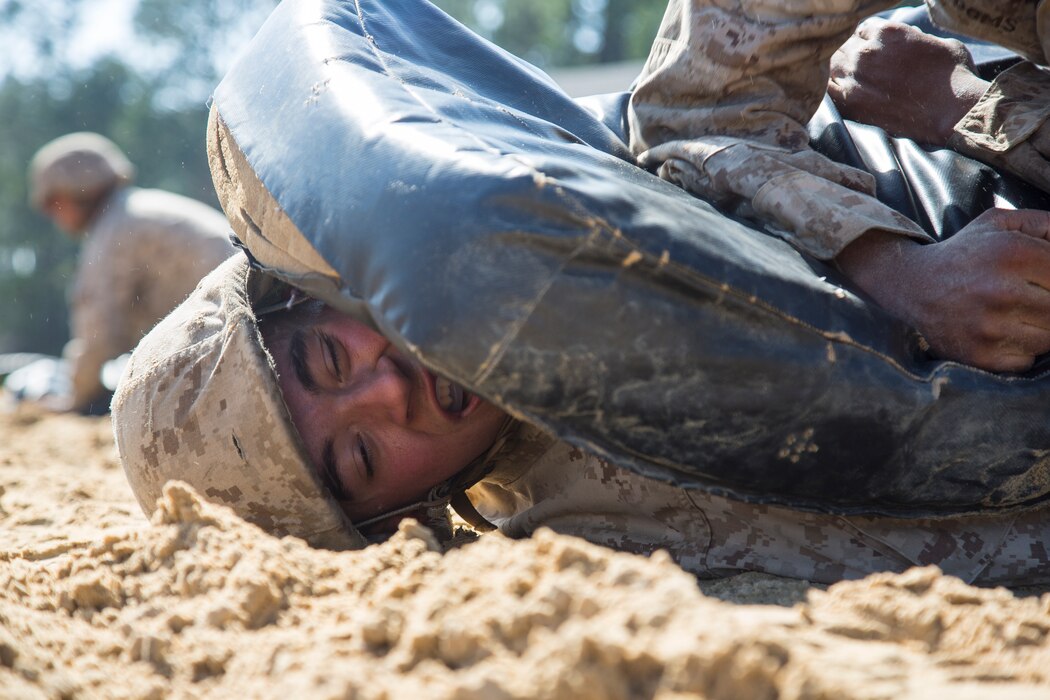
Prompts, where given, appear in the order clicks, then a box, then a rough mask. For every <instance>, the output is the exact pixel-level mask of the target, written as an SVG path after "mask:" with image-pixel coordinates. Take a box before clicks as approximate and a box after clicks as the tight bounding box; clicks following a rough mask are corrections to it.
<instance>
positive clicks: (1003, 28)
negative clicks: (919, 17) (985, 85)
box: [926, 0, 1050, 65]
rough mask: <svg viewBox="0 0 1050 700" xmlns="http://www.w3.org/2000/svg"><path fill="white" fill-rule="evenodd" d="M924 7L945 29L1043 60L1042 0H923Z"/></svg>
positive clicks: (1047, 12)
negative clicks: (924, 0) (1041, 31)
mask: <svg viewBox="0 0 1050 700" xmlns="http://www.w3.org/2000/svg"><path fill="white" fill-rule="evenodd" d="M926 6H927V7H928V8H929V10H930V17H931V18H932V19H933V21H934V22H936V23H937V24H938V25H939V26H941V27H944V28H945V29H947V30H949V31H952V32H955V33H957V34H963V35H965V36H969V37H973V38H974V39H981V40H983V41H987V42H990V43H992V44H998V45H1000V46H1003V47H1005V48H1008V49H1010V50H1011V51H1016V52H1017V53H1019V54H1021V55H1022V56H1024V57H1025V58H1027V59H1029V60H1030V61H1035V62H1036V63H1041V64H1043V65H1046V63H1047V56H1048V55H1050V54H1048V53H1047V50H1046V44H1045V43H1044V42H1045V41H1046V37H1043V36H1041V33H1040V28H1041V27H1046V26H1047V24H1046V23H1047V22H1048V21H1050V3H1047V2H1045V1H1044V0H926Z"/></svg>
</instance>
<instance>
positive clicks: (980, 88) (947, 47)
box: [828, 18, 988, 146]
mask: <svg viewBox="0 0 1050 700" xmlns="http://www.w3.org/2000/svg"><path fill="white" fill-rule="evenodd" d="M974 71H975V67H974V63H973V57H972V56H970V52H969V51H967V50H966V47H965V46H964V45H963V44H962V42H959V41H956V40H954V39H941V38H939V37H935V36H932V35H930V34H926V33H925V32H922V31H920V30H919V29H916V28H915V27H912V26H910V25H907V24H900V23H897V22H888V21H886V20H883V19H878V18H872V19H869V20H866V21H865V22H863V23H862V24H861V25H860V26H859V27H858V28H857V31H856V33H854V34H853V36H851V37H850V38H849V39H848V40H847V41H846V43H845V44H843V45H842V46H841V47H840V48H839V50H838V51H837V52H835V55H834V56H832V58H831V79H830V81H829V82H828V94H829V95H830V96H831V99H832V100H834V102H835V105H836V106H837V107H838V109H839V112H841V114H842V116H843V117H846V118H847V119H852V120H854V121H858V122H861V123H864V124H871V125H873V126H878V127H881V128H882V129H885V130H886V131H887V132H888V133H890V134H892V135H894V136H903V137H906V138H910V139H913V140H915V141H918V142H920V143H925V144H930V145H934V146H944V145H946V144H947V143H948V138H949V137H950V136H951V135H952V128H953V127H954V126H955V124H956V123H957V122H958V121H959V120H960V119H962V117H963V116H964V115H965V114H966V113H967V112H968V111H970V109H971V108H972V107H973V106H974V105H975V104H976V103H977V100H979V99H980V97H981V95H983V94H984V92H985V90H987V89H988V82H987V81H984V80H981V79H980V78H979V77H977V75H976V73H975V72H974Z"/></svg>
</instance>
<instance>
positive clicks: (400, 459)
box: [262, 306, 505, 520]
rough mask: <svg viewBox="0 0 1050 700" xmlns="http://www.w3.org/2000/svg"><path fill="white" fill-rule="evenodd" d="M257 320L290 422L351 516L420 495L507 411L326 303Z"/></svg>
mask: <svg viewBox="0 0 1050 700" xmlns="http://www.w3.org/2000/svg"><path fill="white" fill-rule="evenodd" d="M262 328H263V334H264V338H265V340H266V343H267V347H268V348H269V350H270V353H271V354H272V355H273V358H274V362H275V364H276V366H277V372H278V383H279V384H280V387H281V392H282V393H283V395H284V400H285V403H286V404H287V405H288V410H289V412H290V413H291V416H292V421H293V422H294V423H295V426H296V428H297V429H298V431H299V434H300V436H301V437H302V439H303V443H304V444H305V446H306V450H307V453H308V454H309V455H310V457H311V459H312V461H313V464H314V466H315V468H316V469H317V470H318V473H319V475H320V477H321V480H322V481H323V482H324V483H325V484H327V486H328V488H329V489H330V490H331V492H332V493H333V495H334V496H335V497H336V499H338V500H339V501H341V502H342V503H343V507H344V509H345V510H346V512H347V513H348V515H349V516H350V518H351V519H352V520H362V519H366V518H370V517H373V516H376V515H379V514H381V513H385V512H387V511H390V510H392V509H394V508H397V507H400V506H403V505H407V504H409V503H412V502H413V501H416V500H418V499H420V498H422V497H424V496H425V495H426V494H427V492H428V491H429V490H430V489H431V488H432V487H434V486H436V485H437V484H440V483H441V482H443V481H445V480H446V479H448V478H449V477H451V476H453V475H455V474H456V473H457V472H459V471H460V470H461V469H463V468H464V467H465V466H467V465H468V464H469V463H470V462H471V461H472V460H473V459H474V458H476V457H478V456H479V455H481V454H482V453H483V452H484V451H485V450H486V449H488V447H489V446H490V445H491V444H492V443H493V441H494V440H495V438H496V434H497V432H498V431H499V427H500V425H501V424H502V422H503V420H504V418H505V414H504V413H503V412H502V411H500V410H499V409H497V408H496V407H495V406H493V405H491V404H489V403H487V402H484V401H482V400H481V399H479V398H478V397H477V396H474V395H472V394H469V393H467V392H464V391H463V390H462V389H461V388H460V387H458V386H457V385H454V384H451V383H450V382H448V381H446V380H444V379H441V378H439V377H437V376H435V375H434V374H432V373H431V372H429V371H427V370H426V369H425V368H423V366H422V365H420V364H419V363H417V362H415V361H414V360H413V359H411V358H408V357H406V356H405V355H403V354H402V353H401V352H400V351H398V350H397V348H395V347H394V346H393V345H391V344H390V342H389V341H388V340H387V339H386V338H384V337H383V336H382V335H380V334H378V333H376V332H375V331H373V330H372V329H371V328H369V327H368V326H366V325H364V324H363V323H360V322H359V321H356V320H354V319H353V318H351V317H349V316H347V315H345V314H342V313H340V312H338V311H335V310H333V309H331V308H329V307H326V306H325V307H319V308H317V307H315V308H314V309H312V310H308V311H305V312H292V313H291V314H289V315H288V318H287V319H282V320H280V321H276V320H275V321H274V322H271V321H266V322H264V323H263V325H262Z"/></svg>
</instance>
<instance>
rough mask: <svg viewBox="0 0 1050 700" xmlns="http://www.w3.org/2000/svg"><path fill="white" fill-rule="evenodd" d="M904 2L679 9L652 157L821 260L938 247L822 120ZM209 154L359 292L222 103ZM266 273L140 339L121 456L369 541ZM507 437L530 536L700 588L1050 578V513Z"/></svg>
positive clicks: (298, 263) (658, 101)
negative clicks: (813, 501) (903, 503)
mask: <svg viewBox="0 0 1050 700" xmlns="http://www.w3.org/2000/svg"><path fill="white" fill-rule="evenodd" d="M889 4H892V3H884V2H883V3H876V2H869V3H861V2H854V3H848V2H840V3H837V4H835V3H833V0H829V2H827V3H823V6H824V7H828V6H830V5H834V6H833V7H829V9H828V10H827V12H828V14H826V15H823V16H820V15H816V16H815V15H813V14H812V13H811V12H809V11H806V12H801V11H796V10H787V9H784V8H783V7H782V6H783V5H789V3H783V2H782V1H781V0H777V1H776V2H772V0H771V1H770V2H768V3H767V5H768V8H766V7H765V6H763V5H761V3H751V4H750V5H749V7H759V6H761V7H760V11H756V13H755V14H754V15H753V16H750V17H746V16H745V15H744V14H743V12H741V11H736V12H734V11H727V10H724V9H721V8H720V7H718V8H716V7H710V6H709V5H708V4H703V3H698V2H695V3H694V4H693V5H692V6H691V7H692V8H693V9H694V10H695V11H697V12H700V11H704V12H709V13H710V14H709V15H708V16H706V17H705V18H703V21H700V18H696V21H695V22H693V21H692V19H690V16H689V15H684V14H683V13H685V11H686V9H688V8H687V7H686V6H685V5H684V4H682V3H680V2H672V4H671V6H670V8H669V11H668V21H667V22H665V24H664V34H663V35H662V37H661V39H660V40H659V41H658V43H657V46H656V47H655V49H654V52H653V57H652V59H651V60H650V61H649V63H648V64H647V66H646V73H645V75H644V76H643V79H642V81H641V83H640V84H639V86H638V92H637V94H636V96H635V100H634V103H633V111H632V115H631V119H632V127H633V129H634V130H635V139H634V141H633V146H634V147H635V151H636V152H646V151H648V149H650V148H653V149H654V150H655V149H656V148H663V149H664V150H663V151H662V153H661V154H656V155H654V151H648V153H649V157H650V159H651V160H652V161H653V162H661V161H662V162H663V163H664V170H663V173H664V175H665V176H670V177H671V179H674V180H675V181H678V182H681V183H682V184H683V185H686V186H687V187H689V188H690V189H692V190H693V191H694V192H698V193H700V194H704V195H705V196H714V197H715V198H717V199H723V198H727V197H728V198H738V197H740V196H741V195H743V197H744V199H745V201H744V204H745V205H746V206H747V207H753V208H754V210H755V211H756V212H758V213H760V214H763V215H765V214H775V215H778V216H779V220H780V221H781V222H783V224H782V225H785V226H789V227H793V230H795V231H800V232H802V233H798V234H792V235H794V236H795V237H794V239H793V240H794V241H795V243H796V244H797V245H799V246H800V247H803V248H804V249H806V250H808V251H810V252H812V253H813V254H815V255H819V256H822V257H828V256H831V255H834V254H835V253H837V252H838V251H839V250H841V248H842V247H843V246H844V245H846V244H847V243H848V242H849V241H850V240H852V238H853V237H856V236H857V235H860V234H861V233H863V232H864V231H865V230H868V229H869V228H872V227H879V228H887V229H889V230H894V231H898V232H899V233H901V234H902V235H909V236H914V237H916V238H923V234H922V233H921V232H919V230H918V229H917V227H915V226H914V224H912V223H911V222H909V221H908V220H906V219H902V218H901V217H899V216H898V215H896V214H894V213H893V212H891V211H890V210H888V209H886V208H884V207H881V205H878V204H877V202H874V200H871V198H870V197H868V195H867V194H865V192H870V191H871V183H870V178H869V177H868V176H867V175H865V174H863V173H859V172H856V171H851V170H849V169H846V168H843V167H841V166H839V165H837V164H835V163H832V162H831V161H827V160H825V159H822V158H820V157H818V156H816V155H815V154H813V153H812V152H810V151H808V149H807V146H806V143H807V141H806V136H805V131H804V130H803V129H802V126H801V125H802V124H803V123H804V122H805V121H806V119H807V118H808V115H809V113H810V112H811V111H812V110H811V109H810V107H815V105H816V100H818V99H819V98H820V96H821V95H822V94H823V92H824V86H825V84H826V79H827V69H826V63H827V59H828V57H829V56H830V53H831V51H833V50H834V48H835V47H837V46H838V45H839V44H840V43H841V42H842V41H844V40H845V39H846V37H848V36H849V34H850V33H851V32H852V31H853V27H854V25H855V23H856V22H857V21H858V20H859V19H860V18H861V17H863V16H864V15H866V14H868V13H870V12H873V11H875V10H877V9H880V8H881V7H884V6H886V5H889ZM796 12H797V14H792V13H796ZM756 17H757V18H758V20H759V21H756ZM822 17H823V19H822ZM828 17H833V18H834V19H833V20H828V19H827V18H828ZM734 22H735V24H734ZM785 28H786V29H785ZM705 32H706V33H705ZM727 37H731V40H727ZM771 42H772V43H771ZM727 44H728V45H727ZM770 46H772V49H771V50H769V51H768V52H767V51H766V49H767V48H768V47H770ZM690 47H692V49H695V51H696V53H695V55H693V54H691V53H690ZM704 51H707V54H708V55H706V56H705V55H704ZM753 51H758V53H752V52H753ZM755 57H761V60H758V59H756V58H755ZM734 58H735V59H736V60H734ZM800 66H802V68H801V69H800ZM807 66H814V69H813V71H807V70H806V67H807ZM821 66H823V67H821ZM734 76H735V77H734ZM778 81H779V82H778ZM788 89H790V91H789V90H788ZM745 107H746V109H745ZM752 107H754V108H753V109H752ZM741 114H747V115H748V116H749V118H751V121H747V120H742V119H741ZM698 115H701V116H698ZM209 155H210V157H211V161H212V171H213V176H214V177H215V180H216V189H217V191H218V192H219V196H220V200H221V201H223V203H224V207H225V209H226V210H227V212H229V214H230V217H231V222H233V225H234V227H235V228H236V229H237V230H238V233H240V234H241V235H242V236H243V237H244V240H245V241H246V243H247V245H248V246H249V247H250V249H251V250H252V253H253V255H254V257H255V258H256V259H257V260H259V261H260V262H261V263H262V264H263V265H264V266H267V267H271V268H274V269H279V270H283V271H285V272H286V274H288V275H289V276H291V277H293V278H294V277H297V276H300V275H303V276H305V275H306V274H307V273H310V272H312V273H314V274H315V275H320V276H326V277H327V276H329V275H332V276H336V277H337V275H336V273H335V272H334V270H332V269H331V268H330V267H328V265H327V264H326V263H325V262H324V260H323V259H322V258H321V257H320V255H319V254H318V253H317V251H316V250H314V249H313V248H312V246H311V244H310V242H309V240H308V239H306V238H305V237H304V236H303V235H302V234H301V232H299V231H298V229H297V228H296V226H295V224H294V223H293V222H291V221H290V220H289V219H288V218H287V216H286V215H285V214H284V213H283V211H282V210H281V208H280V207H279V206H277V205H276V202H275V200H273V199H272V197H271V195H270V194H269V193H268V192H267V191H266V189H265V187H264V186H263V185H262V183H261V181H260V180H259V178H258V177H257V176H256V175H255V173H254V172H253V171H252V169H251V166H250V165H249V163H248V161H247V159H246V158H245V156H244V154H243V153H242V152H241V151H240V148H239V146H238V144H237V142H236V140H235V139H234V138H233V136H232V134H231V133H230V132H229V130H228V129H227V127H226V126H225V125H224V123H223V122H222V120H221V119H220V118H219V117H218V115H217V111H216V109H215V106H214V105H213V109H212V119H211V122H210V124H209ZM657 155H659V157H657ZM759 166H760V167H759ZM774 176H775V177H774ZM860 212H863V216H861V217H860V219H859V221H858V218H857V214H858V213H860ZM252 217H254V218H252ZM263 232H265V235H263ZM266 278H267V275H265V274H258V275H253V274H251V273H250V272H249V271H248V265H247V261H246V260H245V259H243V258H242V257H240V256H238V257H236V258H234V259H233V260H231V261H229V262H227V263H226V264H225V265H224V266H223V267H221V268H220V269H218V270H216V271H215V272H214V273H213V274H212V275H210V276H209V277H208V278H206V281H205V282H204V283H203V284H202V285H201V286H200V287H199V288H198V290H197V291H196V292H195V293H194V294H193V295H192V296H191V298H190V300H189V301H188V302H186V304H184V305H183V306H182V307H180V309H179V310H178V311H176V312H175V313H173V314H171V315H170V316H169V317H168V318H166V319H165V320H164V321H163V322H162V323H161V324H159V325H158V326H157V328H156V329H155V330H154V331H153V332H151V333H150V334H149V336H147V339H146V340H144V341H143V342H142V343H141V344H140V345H139V347H138V349H137V350H136V352H135V356H134V357H133V358H132V361H131V363H130V365H129V369H128V371H127V372H126V373H125V375H124V378H123V380H122V383H121V387H120V388H119V389H118V391H117V395H116V398H115V400H114V405H113V409H114V412H113V421H114V428H115V433H116V438H117V445H118V449H119V451H120V455H121V459H122V461H123V463H124V467H125V470H126V471H127V473H128V478H129V481H130V482H131V484H132V488H133V490H134V491H135V493H136V496H137V497H138V499H139V501H140V503H141V504H142V506H143V508H144V509H145V510H146V511H147V512H149V511H151V510H152V509H153V508H154V507H155V505H154V504H155V503H156V499H157V497H158V496H159V495H160V493H161V489H162V488H163V485H164V483H165V482H167V481H168V480H169V479H172V478H179V479H184V480H186V481H188V482H190V483H191V484H192V485H194V486H195V487H196V488H198V489H199V490H201V491H202V492H203V493H204V494H205V495H206V496H207V497H209V498H211V499H214V500H218V501H220V502H223V503H226V504H227V505H230V506H232V507H234V508H235V509H236V510H237V512H239V513H240V514H241V515H243V516H244V517H245V518H247V519H249V520H251V521H253V522H256V523H257V524H259V525H260V526H262V527H264V528H266V529H267V530H269V531H271V532H275V533H278V534H297V535H299V536H302V537H305V538H307V539H308V540H309V541H311V542H313V543H315V544H318V545H320V546H330V547H334V548H341V547H356V546H361V544H363V542H364V540H363V538H362V537H361V536H360V534H359V533H357V532H356V531H355V530H354V528H353V527H352V525H350V524H349V523H348V522H347V521H346V518H345V516H344V515H343V514H342V512H341V510H340V508H339V505H338V504H337V503H335V502H334V500H333V497H332V495H331V494H330V493H328V492H327V490H326V489H325V487H324V486H323V484H322V483H321V481H320V479H319V477H318V476H317V474H316V470H315V468H314V467H313V465H311V464H310V463H309V460H308V458H307V456H306V454H305V450H304V449H303V448H302V445H301V444H300V441H299V439H298V436H297V433H296V430H295V428H294V426H293V424H292V422H291V418H290V416H289V414H288V411H287V409H286V408H285V407H284V405H283V403H282V400H281V395H280V390H279V387H278V385H277V381H276V377H275V375H274V371H273V363H272V360H271V359H270V358H269V356H268V354H267V352H266V350H265V348H264V347H263V345H262V339H261V336H260V335H259V333H258V330H257V328H256V326H255V323H256V318H257V316H258V315H261V314H262V313H264V310H267V309H268V308H270V307H271V306H272V305H273V302H274V301H283V300H284V297H282V296H281V295H280V294H276V295H274V297H275V298H269V297H268V295H269V292H265V293H264V292H261V291H258V290H255V287H256V286H259V285H261V284H262V283H261V282H260V281H259V280H263V279H266ZM267 302H269V303H267ZM260 407H261V408H260ZM231 435H232V439H231ZM504 439H505V442H504V443H503V445H502V448H500V449H498V451H497V452H495V453H493V454H492V455H491V461H490V463H489V464H487V465H485V466H486V467H489V469H488V471H487V473H486V475H485V476H484V478H483V479H482V480H481V481H480V482H479V483H477V484H475V485H474V486H473V487H472V488H471V489H470V490H469V496H470V499H471V501H472V503H473V504H474V506H475V507H476V508H477V509H478V511H479V512H480V513H481V514H482V515H483V516H485V517H487V518H488V519H490V520H491V521H493V522H494V523H495V524H496V525H497V526H498V527H499V528H500V530H502V531H503V532H504V533H506V534H507V535H510V536H514V537H520V536H528V535H529V534H531V533H532V532H533V531H534V530H535V529H537V528H539V527H543V526H545V527H551V528H553V529H555V530H557V531H560V532H563V533H567V534H571V535H576V536H580V537H583V538H586V539H588V540H591V541H593V542H596V543H599V544H603V545H607V546H611V547H616V548H618V549H623V550H626V551H632V552H637V553H640V554H648V553H650V552H652V551H654V550H656V549H666V550H668V551H670V553H671V554H672V556H674V557H675V558H676V560H677V561H678V562H679V563H680V565H681V566H683V567H684V568H685V569H687V570H689V571H692V572H694V573H696V574H698V575H700V576H718V575H725V574H729V573H734V572H739V571H748V570H754V571H766V572H770V573H775V574H780V575H785V576H793V577H799V578H805V579H809V580H812V581H833V580H836V579H839V578H844V577H845V578H853V577H859V576H862V575H865V574H867V573H870V572H874V571H883V570H901V569H904V568H906V567H909V566H911V565H913V564H937V565H939V566H941V567H942V568H943V569H944V570H945V571H946V572H948V573H951V574H955V575H958V576H960V577H962V578H964V579H965V580H968V581H975V582H980V583H1019V582H1024V583H1036V582H1040V581H1047V580H1050V556H1048V555H1047V552H1046V551H1045V549H1044V548H1043V544H1042V543H1043V542H1045V541H1046V540H1047V539H1048V536H1050V513H1047V511H1045V510H1042V511H1034V512H1028V513H1024V514H1018V515H1011V514H1007V515H996V516H994V517H991V516H973V515H971V516H966V517H952V518H944V519H938V520H934V519H925V520H899V519H891V518H884V517H856V516H854V517H841V516H834V515H827V514H816V513H808V512H802V511H798V510H793V509H789V508H784V507H777V506H768V505H753V504H746V503H743V502H740V501H735V500H731V499H728V498H724V497H722V496H719V495H717V494H711V493H705V492H700V491H696V490H689V491H687V490H684V489H681V488H678V487H675V486H671V485H669V484H667V483H664V482H661V481H656V480H653V479H648V478H645V477H642V476H639V475H637V474H635V473H633V472H630V471H627V470H624V469H621V468H618V467H616V466H614V465H611V464H609V463H608V462H607V461H605V460H603V459H601V458H599V457H596V456H594V455H590V454H586V453H584V452H582V451H580V450H578V449H576V448H574V447H572V446H570V445H568V444H567V443H565V442H562V441H559V440H557V439H555V438H552V437H549V436H548V435H546V434H544V433H543V432H541V431H540V430H539V429H537V428H535V427H533V426H530V425H527V424H520V425H519V429H518V430H517V431H515V432H513V433H511V434H509V435H506V436H504ZM217 465H222V468H221V469H219V468H216V466H217ZM435 496H438V497H443V496H444V494H435ZM438 500H439V501H440V498H439V499H438Z"/></svg>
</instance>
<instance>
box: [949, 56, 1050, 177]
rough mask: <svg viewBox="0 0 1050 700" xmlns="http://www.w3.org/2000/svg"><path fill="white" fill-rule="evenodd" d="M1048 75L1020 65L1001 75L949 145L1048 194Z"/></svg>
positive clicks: (964, 118)
mask: <svg viewBox="0 0 1050 700" xmlns="http://www.w3.org/2000/svg"><path fill="white" fill-rule="evenodd" d="M1048 118H1050V72H1047V70H1046V69H1044V68H1040V67H1038V66H1035V65H1033V64H1031V63H1020V64H1018V65H1016V66H1014V67H1012V68H1010V69H1009V70H1006V71H1003V72H1002V73H1000V74H999V75H998V76H997V77H996V79H995V80H994V81H993V82H992V84H991V85H990V86H989V88H988V90H987V91H986V92H985V93H984V95H983V96H982V97H981V98H980V99H979V100H978V101H977V104H976V105H974V106H973V108H972V109H971V110H970V111H969V112H967V113H966V115H964V116H963V118H962V119H960V120H959V122H958V123H957V124H956V125H955V128H954V130H953V133H952V136H951V138H950V139H949V141H948V145H949V146H950V147H952V148H953V149H955V150H957V151H959V152H960V153H963V154H965V155H968V156H970V157H971V158H976V159H977V160H980V161H982V162H985V163H988V164H989V165H991V166H993V167H996V168H998V169H1000V170H1005V171H1008V172H1011V173H1013V174H1015V175H1017V176H1018V177H1021V178H1023V179H1024V180H1027V181H1028V182H1030V183H1032V184H1033V185H1035V186H1036V187H1039V188H1041V189H1043V190H1045V191H1047V192H1050V126H1046V121H1047V119H1048Z"/></svg>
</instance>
